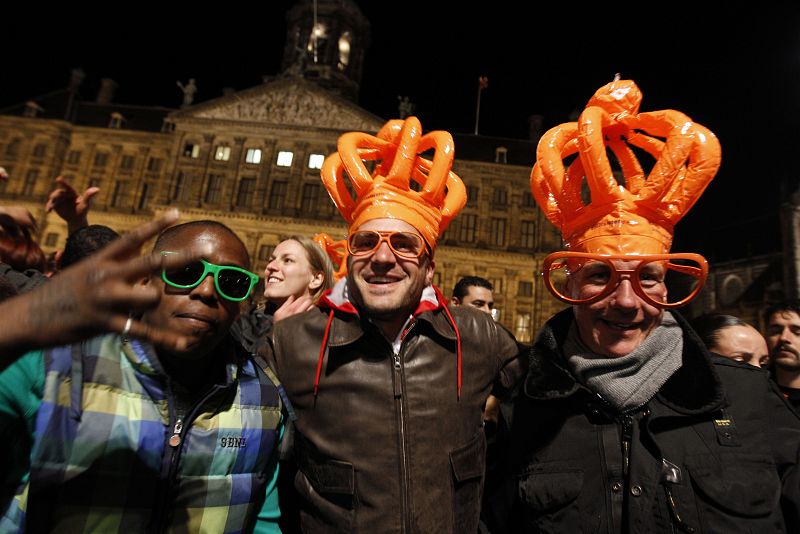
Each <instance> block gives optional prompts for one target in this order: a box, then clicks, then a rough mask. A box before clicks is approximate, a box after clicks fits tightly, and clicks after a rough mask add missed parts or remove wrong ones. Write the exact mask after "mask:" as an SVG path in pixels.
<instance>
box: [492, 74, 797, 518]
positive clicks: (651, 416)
mask: <svg viewBox="0 0 800 534" xmlns="http://www.w3.org/2000/svg"><path fill="white" fill-rule="evenodd" d="M640 100H641V93H640V92H639V89H638V88H637V87H636V85H635V84H634V83H633V82H632V81H627V80H615V81H614V82H612V83H610V84H608V85H606V86H605V87H603V88H601V89H600V90H598V92H597V93H595V95H594V97H593V98H592V99H591V100H589V103H588V104H587V106H586V109H585V110H584V111H583V113H582V114H581V115H580V117H579V119H578V121H577V122H574V123H568V124H562V125H560V126H557V127H555V128H553V129H551V130H550V131H549V132H547V133H546V134H545V136H544V137H543V138H542V139H541V141H540V143H539V146H538V149H537V153H536V164H535V166H534V168H533V171H532V173H531V189H532V191H533V193H534V196H535V198H536V200H537V202H538V204H539V206H540V207H541V209H543V210H544V212H545V213H546V215H547V217H548V218H549V219H550V221H551V222H552V223H553V224H555V225H556V226H557V227H559V228H560V230H561V232H562V234H563V237H564V241H565V243H566V246H567V249H568V250H566V251H562V252H556V253H553V254H551V255H550V256H548V257H547V258H546V259H545V260H544V263H543V267H542V270H543V276H544V282H545V285H546V286H547V288H548V289H549V290H550V292H551V293H552V294H553V295H554V296H555V297H556V298H557V299H559V300H561V301H562V302H565V303H567V304H569V305H570V308H568V309H566V310H564V311H562V312H560V313H558V314H556V315H555V316H554V317H552V318H551V319H550V320H549V321H548V322H547V323H546V324H545V326H544V327H543V328H542V330H541V331H540V332H539V334H538V336H537V338H536V342H535V344H534V347H533V350H532V351H531V355H530V361H529V366H528V374H527V376H526V377H525V379H524V382H523V383H522V384H521V385H520V388H519V392H518V394H517V395H516V398H515V399H514V417H513V424H512V428H511V432H510V438H509V440H508V443H506V447H507V448H505V449H504V450H505V452H506V454H504V458H506V459H507V465H506V466H505V468H506V476H505V477H504V479H505V484H506V485H505V488H504V493H503V494H504V495H507V496H508V498H507V499H506V500H505V502H504V503H503V504H502V506H504V507H505V509H504V510H503V511H500V512H496V513H494V514H493V515H492V517H495V518H500V519H499V520H498V522H499V523H502V524H498V525H492V526H494V529H493V532H495V531H496V532H514V533H516V532H605V533H623V532H624V533H634V532H647V533H661V532H664V533H668V532H669V533H674V532H684V533H711V532H720V533H721V532H725V533H735V532H800V523H799V522H798V510H800V508H798V503H800V487H799V485H798V481H799V480H800V477H799V476H798V473H797V469H796V463H797V459H798V450H799V449H800V420H799V419H798V417H797V415H795V413H793V412H792V411H791V410H790V409H789V408H788V407H787V405H786V402H785V401H784V400H783V398H781V396H780V395H779V394H778V393H777V391H776V389H775V388H774V386H773V385H772V384H771V382H770V381H769V379H768V376H767V374H766V373H764V372H762V371H760V370H759V369H757V368H755V367H751V366H748V365H742V364H740V363H739V362H735V361H732V360H729V359H726V358H721V357H718V356H715V355H712V354H710V353H709V352H708V351H707V350H706V349H705V348H704V346H703V344H702V343H701V342H700V340H699V339H698V337H697V335H696V334H695V333H694V332H693V331H692V330H691V328H690V327H689V326H688V325H687V323H686V321H685V320H684V319H683V318H682V317H681V316H680V315H679V314H678V312H677V311H675V309H676V308H677V307H679V306H681V305H684V304H686V303H687V302H689V301H690V300H691V299H692V298H694V297H695V296H696V295H697V294H698V292H699V291H700V289H701V288H702V285H703V283H704V282H705V279H706V275H707V270H708V266H707V263H706V260H705V259H704V258H703V257H702V256H700V255H697V254H676V253H670V252H669V250H670V246H671V240H672V233H673V227H674V225H675V223H676V222H677V221H678V220H679V219H680V218H681V217H682V216H683V215H684V214H685V213H686V212H687V211H688V210H689V208H690V207H691V206H692V205H693V204H694V202H695V201H696V200H697V198H698V197H699V196H700V195H701V194H702V192H703V190H704V189H705V188H706V186H707V185H708V183H709V182H710V181H711V179H712V178H713V177H714V174H715V173H716V171H717V168H718V167H719V164H720V145H719V142H718V141H717V139H716V137H715V136H714V134H713V133H711V132H710V131H709V130H708V129H706V128H704V127H703V126H701V125H700V124H697V123H695V122H692V120H691V119H690V118H689V117H687V116H686V115H683V114H682V113H680V112H677V111H674V110H667V111H656V112H647V113H645V112H642V113H639V102H640ZM631 146H635V147H638V148H639V149H642V150H644V151H646V152H647V153H649V154H650V155H651V156H652V157H653V158H654V159H655V160H656V161H655V164H654V166H653V168H652V170H651V172H650V173H649V174H647V175H645V173H644V172H643V171H642V167H641V165H640V163H639V162H638V161H637V159H636V156H635V155H634V151H633V150H632V149H631ZM608 150H610V151H611V152H613V154H614V156H615V158H616V160H617V162H618V163H619V167H620V169H621V171H622V177H621V178H619V179H618V178H615V176H614V174H613V172H612V167H611V165H610V164H609V159H608V152H607V151H608ZM575 153H577V154H578V158H577V159H574V161H573V162H572V164H571V165H570V166H569V167H568V168H566V169H565V168H564V164H563V162H562V161H563V160H562V158H566V157H568V156H570V155H572V154H575ZM584 187H588V189H589V192H590V198H591V200H590V201H588V202H587V201H585V200H584V199H583V198H582V196H581V189H582V188H584Z"/></svg>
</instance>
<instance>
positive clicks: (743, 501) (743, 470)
mask: <svg viewBox="0 0 800 534" xmlns="http://www.w3.org/2000/svg"><path fill="white" fill-rule="evenodd" d="M686 469H687V471H688V472H689V477H690V479H691V484H692V487H693V488H694V490H695V496H696V501H697V507H698V513H699V514H700V521H701V523H702V524H703V531H706V532H751V531H753V532H775V531H777V532H781V531H782V530H781V529H780V528H776V525H780V524H782V521H781V519H780V515H781V514H780V510H781V508H780V497H781V481H780V477H779V476H778V470H777V467H776V466H775V464H774V462H772V461H771V460H770V459H769V458H758V457H753V456H741V455H725V456H722V457H699V456H695V457H690V458H687V459H686Z"/></svg>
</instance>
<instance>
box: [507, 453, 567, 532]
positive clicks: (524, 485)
mask: <svg viewBox="0 0 800 534" xmlns="http://www.w3.org/2000/svg"><path fill="white" fill-rule="evenodd" d="M582 489H583V471H581V470H578V469H565V468H548V467H547V466H546V465H542V466H537V467H536V468H534V469H532V470H529V471H526V472H524V473H523V474H522V475H521V476H520V478H519V485H518V496H519V499H520V502H521V503H522V505H523V506H524V508H525V517H526V518H527V520H528V522H529V523H530V526H535V527H536V529H537V532H582V524H581V516H580V510H579V508H578V505H577V502H576V501H577V499H578V496H579V495H580V493H581V490H582Z"/></svg>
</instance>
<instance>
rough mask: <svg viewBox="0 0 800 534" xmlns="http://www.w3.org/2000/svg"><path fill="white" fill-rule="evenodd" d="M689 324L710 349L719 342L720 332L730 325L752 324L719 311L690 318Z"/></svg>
mask: <svg viewBox="0 0 800 534" xmlns="http://www.w3.org/2000/svg"><path fill="white" fill-rule="evenodd" d="M689 324H690V325H691V327H692V329H693V330H694V331H695V332H697V335H698V336H699V337H700V340H701V341H702V342H703V344H704V345H705V346H706V348H708V349H710V348H711V347H716V346H717V345H718V344H719V336H720V332H721V331H722V330H724V329H725V328H729V327H731V326H749V327H751V328H753V326H752V325H751V324H749V323H747V322H745V321H743V320H741V319H739V318H738V317H736V316H734V315H724V314H721V313H707V314H705V315H701V316H699V317H696V318H694V319H692V320H691V321H690V322H689Z"/></svg>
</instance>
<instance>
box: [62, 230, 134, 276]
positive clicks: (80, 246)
mask: <svg viewBox="0 0 800 534" xmlns="http://www.w3.org/2000/svg"><path fill="white" fill-rule="evenodd" d="M118 237H119V234H118V233H117V232H115V231H114V230H112V229H111V228H109V227H108V226H103V225H102V224H90V225H89V226H84V227H83V228H79V229H78V230H75V231H74V232H72V233H71V234H70V235H69V237H67V242H66V244H65V245H64V253H63V254H62V255H61V261H60V262H59V268H60V269H66V268H67V267H69V266H70V265H72V264H74V263H78V262H79V261H80V260H82V259H83V258H85V257H86V256H90V255H91V254H94V253H95V252H97V251H98V250H100V249H102V248H105V247H106V245H108V244H109V243H111V242H112V241H114V240H115V239H117V238H118Z"/></svg>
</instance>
